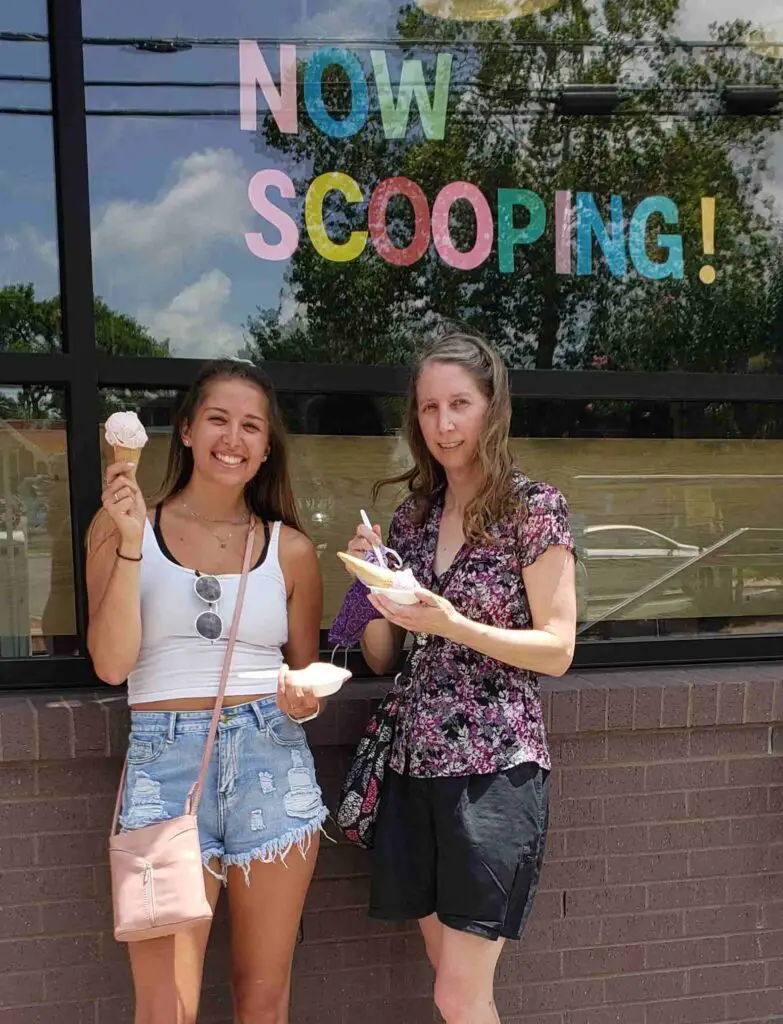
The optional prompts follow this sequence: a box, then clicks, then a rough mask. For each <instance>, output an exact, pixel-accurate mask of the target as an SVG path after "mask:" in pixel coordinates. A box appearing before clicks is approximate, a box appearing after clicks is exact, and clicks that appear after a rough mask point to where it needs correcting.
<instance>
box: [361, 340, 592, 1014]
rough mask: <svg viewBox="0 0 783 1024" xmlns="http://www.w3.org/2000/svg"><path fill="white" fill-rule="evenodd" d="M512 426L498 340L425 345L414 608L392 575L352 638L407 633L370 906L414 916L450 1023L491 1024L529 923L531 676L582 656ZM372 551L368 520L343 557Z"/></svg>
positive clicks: (386, 659) (382, 662) (548, 510)
mask: <svg viewBox="0 0 783 1024" xmlns="http://www.w3.org/2000/svg"><path fill="white" fill-rule="evenodd" d="M510 420H511V405H510V399H509V391H508V380H507V375H506V370H505V367H504V365H503V362H502V360H501V358H500V355H499V353H498V352H497V350H496V349H495V348H493V347H492V346H491V345H489V344H488V343H486V342H484V341H483V340H482V339H480V338H476V337H473V336H470V335H466V334H461V333H458V334H451V335H449V336H447V337H443V338H440V339H439V340H436V341H434V342H433V343H432V344H430V346H429V347H428V348H427V349H426V350H425V352H424V353H423V355H422V357H421V359H420V360H419V362H418V363H417V364H416V366H415V367H414V370H413V374H412V381H411V391H410V396H409V404H408V411H407V422H406V431H407V439H408V443H409V445H410V450H411V454H412V456H413V467H412V468H411V470H410V471H409V472H407V473H405V474H404V475H403V476H402V477H400V478H397V479H396V480H395V481H387V482H398V483H400V482H404V483H406V484H407V485H408V489H409V491H410V496H409V497H408V498H407V499H406V500H405V501H403V503H402V504H401V505H400V506H399V507H398V508H397V510H396V511H395V513H394V515H393V517H392V521H391V526H390V529H389V540H388V544H389V548H391V549H393V550H394V551H395V552H397V554H398V555H399V556H400V559H401V563H402V566H403V567H404V568H405V569H406V570H409V571H410V572H412V575H413V576H414V577H415V579H416V581H417V582H418V584H419V589H417V590H416V591H415V595H416V597H417V598H418V600H417V601H416V602H415V603H409V602H408V595H407V594H405V593H404V592H403V593H401V594H400V599H399V600H398V601H395V600H391V599H390V598H389V597H388V596H386V592H385V588H392V589H389V594H393V593H394V589H393V588H394V586H396V585H397V583H396V576H395V574H387V575H389V578H388V579H380V580H379V582H380V586H376V587H374V588H373V590H372V591H371V592H369V593H368V595H367V596H366V597H364V598H363V600H365V601H367V602H368V604H367V610H366V618H365V619H364V622H365V623H366V626H365V628H364V631H363V635H362V637H361V644H362V649H363V652H364V656H365V659H366V661H367V662H368V664H369V665H370V667H371V668H372V669H374V670H375V671H376V672H378V673H385V672H388V671H390V670H391V669H392V667H393V666H394V665H395V663H396V661H397V659H398V657H399V655H400V652H401V649H402V644H403V640H404V637H405V635H406V633H411V634H412V635H413V645H412V648H411V650H410V654H409V656H408V659H407V661H406V663H405V666H404V668H403V670H402V672H401V673H400V674H399V675H398V677H397V679H396V680H395V684H394V689H395V692H396V697H397V701H398V710H397V711H396V724H395V727H394V739H393V743H392V747H391V755H390V760H389V763H388V767H387V770H386V772H385V776H384V782H383V786H382V788H381V790H380V800H379V803H378V816H377V822H376V825H375V833H374V844H373V879H372V889H371V897H370V913H371V915H373V916H376V917H380V918H386V919H392V920H394V919H410V918H417V919H418V920H419V923H420V927H421V931H422V933H423V935H424V940H425V944H426V947H427V952H428V955H429V958H430V960H431V962H432V965H433V967H434V969H435V975H436V979H435V1001H436V1003H437V1006H438V1008H439V1010H440V1012H441V1014H442V1015H443V1017H444V1018H445V1020H446V1022H447V1024H499V1017H498V1014H497V1009H496V1007H495V1003H494V998H493V979H494V974H495V968H496V965H497V962H498V957H499V955H500V952H501V948H502V946H503V942H504V941H505V940H506V939H519V938H520V936H521V934H522V931H523V928H524V926H525V923H526V921H527V919H528V914H529V912H530V907H531V904H532V901H533V897H534V894H535V890H536V886H537V884H538V876H539V871H540V868H541V862H542V858H543V852H544V840H545V836H546V830H547V821H548V800H547V794H548V776H549V770H550V760H549V752H548V749H547V739H546V733H545V729H544V723H543V720H542V715H541V702H540V696H539V685H538V679H537V673H539V672H541V673H545V674H547V675H561V674H562V673H564V672H565V671H566V669H567V668H568V666H569V664H570V662H571V658H572V656H573V650H574V640H575V629H576V598H575V586H574V557H573V541H572V538H571V534H570V530H569V524H568V509H567V507H566V503H565V500H564V498H563V496H562V495H561V494H560V493H559V492H558V491H557V490H555V489H554V488H553V487H550V486H548V485H546V484H540V483H534V482H533V481H531V480H529V479H527V477H525V476H524V475H523V474H522V473H520V472H518V471H517V470H516V469H515V468H514V466H513V464H512V460H511V456H510V453H509V449H508V437H509V427H510ZM379 544H381V535H380V528H379V527H375V528H374V529H373V530H370V529H368V528H367V526H364V525H360V526H358V527H357V530H356V534H355V536H354V537H353V538H352V539H351V541H350V543H349V544H348V549H347V553H348V555H350V556H354V557H355V558H359V559H367V558H369V557H370V553H371V552H372V550H373V549H374V548H377V547H378V546H379ZM387 550H388V549H387ZM347 564H348V566H349V568H350V566H351V563H350V560H348V561H347ZM354 568H355V567H354ZM359 575H360V577H361V576H362V574H361V573H359ZM364 575H367V574H364ZM376 575H377V574H376ZM393 577H394V578H393ZM373 581H374V578H373V579H370V580H369V582H370V583H372V582H373ZM401 582H403V581H401ZM352 593H353V595H354V600H355V595H356V585H354V587H353V588H352ZM370 605H371V606H372V607H370ZM351 621H352V622H356V621H357V609H356V607H355V605H354V606H353V607H352V617H351ZM360 624H361V623H360Z"/></svg>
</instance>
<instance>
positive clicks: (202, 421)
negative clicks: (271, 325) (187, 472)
mask: <svg viewBox="0 0 783 1024" xmlns="http://www.w3.org/2000/svg"><path fill="white" fill-rule="evenodd" d="M269 433H270V432H269V403H268V402H267V399H266V395H265V394H264V393H263V392H262V391H261V389H260V388H258V387H256V386H255V385H254V384H250V383H248V382H247V381H244V380H239V379H235V380H215V381H212V383H210V384H209V385H208V387H207V389H206V393H205V395H204V399H203V401H202V402H201V404H200V405H199V406H198V408H197V409H196V412H195V415H194V416H193V421H192V423H190V424H187V425H186V426H185V427H183V429H182V440H183V442H184V443H185V444H186V445H188V446H189V447H190V448H191V450H192V451H193V466H194V471H195V472H196V473H198V474H199V475H200V476H202V477H203V478H204V479H206V480H209V481H210V482H214V483H220V484H223V485H225V486H231V487H239V488H241V487H244V485H245V484H246V483H247V482H248V481H249V480H252V479H253V477H254V476H255V475H256V473H257V472H258V470H259V467H260V466H261V464H262V462H264V461H265V460H266V458H267V456H268V454H269Z"/></svg>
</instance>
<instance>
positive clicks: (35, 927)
mask: <svg viewBox="0 0 783 1024" xmlns="http://www.w3.org/2000/svg"><path fill="white" fill-rule="evenodd" d="M42 927H43V926H42V923H41V908H40V907H37V906H31V905H30V904H25V905H23V906H20V907H0V939H15V938H22V937H23V936H26V935H38V934H40V932H41V931H42ZM2 948H3V947H2V945H0V964H2V970H4V971H6V970H10V968H9V967H7V966H6V964H5V962H4V961H3V958H2Z"/></svg>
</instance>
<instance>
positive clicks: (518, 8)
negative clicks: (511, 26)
mask: <svg viewBox="0 0 783 1024" xmlns="http://www.w3.org/2000/svg"><path fill="white" fill-rule="evenodd" d="M559 2H560V0H416V3H417V4H418V5H419V7H421V9H422V10H423V11H424V13H425V14H431V15H433V16H434V17H436V18H443V19H445V20H446V21H506V20H510V19H512V18H525V17H528V16H529V15H531V14H537V13H538V12H539V11H545V10H546V9H547V8H548V7H552V6H554V4H556V3H559Z"/></svg>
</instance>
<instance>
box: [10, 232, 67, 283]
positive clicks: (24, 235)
mask: <svg viewBox="0 0 783 1024" xmlns="http://www.w3.org/2000/svg"><path fill="white" fill-rule="evenodd" d="M58 270H59V255H58V252H57V242H56V241H55V239H52V238H46V236H45V235H42V234H41V232H40V231H39V230H38V228H37V227H35V226H34V225H33V224H22V225H21V226H20V227H19V228H18V229H17V230H16V231H12V232H7V233H6V234H4V235H3V236H2V238H0V285H6V284H18V283H19V282H20V281H23V282H27V281H32V282H33V284H34V285H35V286H36V293H37V296H38V298H44V296H45V295H56V294H57V293H58V292H59V290H60V282H59V274H58Z"/></svg>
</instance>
